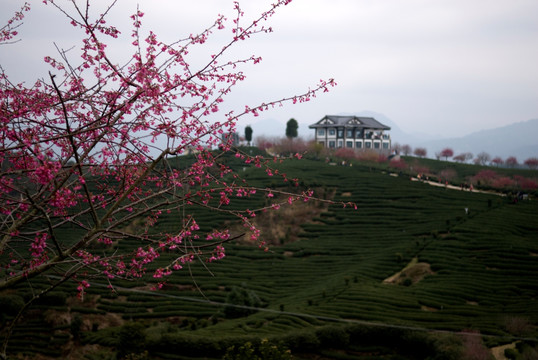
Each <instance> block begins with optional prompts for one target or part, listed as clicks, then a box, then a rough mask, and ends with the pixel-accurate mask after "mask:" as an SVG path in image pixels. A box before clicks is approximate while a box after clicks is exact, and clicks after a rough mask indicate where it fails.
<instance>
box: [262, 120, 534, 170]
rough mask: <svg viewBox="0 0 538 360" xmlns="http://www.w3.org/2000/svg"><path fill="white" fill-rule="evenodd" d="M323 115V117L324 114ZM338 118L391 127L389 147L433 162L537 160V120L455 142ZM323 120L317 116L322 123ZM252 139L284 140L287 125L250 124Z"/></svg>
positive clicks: (304, 133) (308, 134) (306, 134)
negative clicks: (466, 156)
mask: <svg viewBox="0 0 538 360" xmlns="http://www.w3.org/2000/svg"><path fill="white" fill-rule="evenodd" d="M323 115H325V114H323ZM337 115H356V116H370V117H373V118H375V119H376V120H378V121H379V122H381V123H383V124H385V125H388V126H390V127H391V130H390V135H391V139H392V143H393V144H394V143H399V144H401V145H403V144H409V145H410V146H411V147H412V148H413V149H414V148H416V147H424V148H426V150H427V151H428V157H430V158H434V157H435V153H436V152H439V151H441V150H442V149H444V148H446V147H450V148H451V149H452V150H454V154H455V155H457V154H460V153H463V152H471V153H472V154H473V155H475V156H476V155H477V154H478V153H480V152H486V153H488V154H489V155H491V157H495V156H500V157H501V158H502V159H506V158H507V157H509V156H515V157H516V158H517V159H518V161H519V162H520V163H522V162H523V161H524V160H526V159H528V158H530V157H538V119H533V120H528V121H522V122H518V123H515V124H511V125H507V126H503V127H499V128H495V129H489V130H482V131H478V132H474V133H472V134H469V135H465V136H462V137H457V138H442V137H440V136H435V135H430V134H420V133H412V134H408V133H405V132H403V131H402V130H401V129H400V128H399V127H398V125H397V124H396V123H395V122H394V121H392V120H391V119H389V118H387V117H386V116H385V115H383V114H381V113H376V112H373V111H361V112H357V113H352V114H351V113H341V114H337ZM321 117H322V116H320V119H321ZM308 125H309V124H303V123H300V124H299V136H301V137H303V138H305V139H309V138H313V132H312V130H311V129H308ZM252 128H253V129H254V138H256V137H257V136H260V135H265V136H268V137H282V136H284V133H285V129H286V124H285V123H282V122H280V121H277V120H273V119H264V120H260V121H258V122H256V123H255V124H252Z"/></svg>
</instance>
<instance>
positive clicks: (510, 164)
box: [504, 156, 519, 168]
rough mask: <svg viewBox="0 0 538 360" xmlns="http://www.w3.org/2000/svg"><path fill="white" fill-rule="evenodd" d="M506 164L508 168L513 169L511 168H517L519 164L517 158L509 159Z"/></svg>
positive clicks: (510, 157) (511, 157)
mask: <svg viewBox="0 0 538 360" xmlns="http://www.w3.org/2000/svg"><path fill="white" fill-rule="evenodd" d="M504 163H505V164H506V166H508V167H511V168H513V167H516V166H517V165H518V164H519V162H518V161H517V158H516V157H515V156H509V157H507V158H506V161H505V162H504Z"/></svg>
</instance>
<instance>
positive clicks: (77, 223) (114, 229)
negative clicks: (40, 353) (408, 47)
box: [0, 0, 335, 357]
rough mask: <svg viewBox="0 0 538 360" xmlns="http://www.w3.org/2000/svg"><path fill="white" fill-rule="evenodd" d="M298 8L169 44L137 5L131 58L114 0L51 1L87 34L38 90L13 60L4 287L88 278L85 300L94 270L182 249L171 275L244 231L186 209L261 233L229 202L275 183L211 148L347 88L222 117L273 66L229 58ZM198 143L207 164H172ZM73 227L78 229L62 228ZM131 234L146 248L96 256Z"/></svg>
mask: <svg viewBox="0 0 538 360" xmlns="http://www.w3.org/2000/svg"><path fill="white" fill-rule="evenodd" d="M289 2H290V0H277V1H275V2H274V4H272V5H271V6H270V7H269V9H268V10H267V11H266V12H263V13H261V14H260V15H259V16H258V17H257V18H256V19H255V20H254V21H251V22H246V20H245V19H244V13H243V11H242V9H241V7H240V5H239V3H237V2H234V7H235V14H236V15H235V16H234V17H233V19H232V21H233V22H232V26H231V28H230V29H227V27H226V26H227V25H228V21H227V20H226V19H225V18H224V17H223V16H219V17H218V18H217V19H216V20H215V22H214V23H213V24H211V26H209V27H208V28H207V29H206V30H204V31H202V32H201V33H199V34H196V35H189V36H187V37H186V38H184V39H181V40H178V41H176V42H174V43H164V42H162V41H160V40H159V39H158V37H157V36H156V35H155V34H154V33H153V32H149V34H148V35H147V36H142V32H141V26H142V18H143V15H144V14H143V13H142V11H140V10H137V11H136V12H135V14H133V15H132V16H131V19H132V31H131V37H132V40H131V41H132V50H133V53H132V57H131V58H130V59H129V60H128V61H127V63H125V64H119V63H118V62H117V61H116V60H115V59H113V58H111V57H110V56H109V53H108V52H107V42H108V41H113V39H115V38H117V37H118V36H119V35H120V31H119V30H118V29H116V28H115V27H114V26H113V25H109V24H108V23H107V14H108V13H109V11H110V9H111V7H112V6H113V5H110V6H109V7H108V8H105V9H104V11H103V12H102V13H101V14H94V13H93V12H92V9H93V8H92V7H90V2H89V1H87V2H86V3H85V4H81V2H79V1H73V2H71V3H70V4H69V5H64V4H63V3H60V2H57V1H55V0H48V1H45V3H48V4H49V6H54V7H56V8H57V9H58V10H59V11H60V12H61V13H63V14H64V15H65V16H66V17H67V21H69V22H70V23H71V24H72V25H73V27H74V29H73V31H79V33H80V34H81V37H82V42H81V45H82V47H81V50H80V54H79V55H80V58H78V59H73V58H72V55H71V53H72V52H73V50H71V51H70V52H69V55H70V56H69V57H68V53H67V52H64V51H60V53H59V59H55V58H53V57H46V58H45V62H47V63H48V64H49V65H50V72H49V74H48V75H47V76H46V77H44V78H42V79H38V80H36V81H35V83H34V84H32V85H31V86H26V85H24V84H14V83H12V82H11V81H10V79H9V77H8V74H6V73H5V71H4V70H3V69H1V68H0V141H1V143H0V157H1V158H0V159H1V173H0V204H1V207H0V261H1V263H0V265H1V268H2V270H1V271H2V272H1V273H0V291H2V290H5V289H8V288H12V287H14V286H16V285H19V284H21V283H27V282H28V281H30V280H31V279H34V278H37V277H44V276H46V277H47V279H48V281H49V283H50V286H49V287H48V288H46V289H44V290H43V292H46V291H49V290H50V289H52V288H54V287H55V286H58V285H59V284H61V283H63V282H65V281H67V280H69V279H75V281H76V283H77V284H78V290H79V292H80V293H81V294H82V293H83V292H84V289H85V288H87V287H88V286H89V285H90V283H89V280H90V279H93V278H97V277H100V278H102V279H105V280H111V279H113V278H116V277H122V278H133V277H140V276H142V274H144V273H145V271H146V270H147V267H148V266H149V265H150V264H151V263H152V262H153V261H154V260H155V259H156V258H157V257H159V256H160V254H161V252H162V251H168V252H170V251H175V252H176V254H177V256H175V259H174V260H173V261H171V263H170V265H169V266H168V267H166V268H161V269H156V270H152V271H154V273H153V276H154V277H155V278H156V279H157V281H161V279H162V278H164V277H166V276H167V275H169V274H170V273H172V272H173V271H174V270H179V269H181V268H182V265H184V264H185V263H188V262H191V261H193V260H194V259H196V258H200V259H205V261H213V260H217V259H220V258H222V257H223V256H224V255H225V249H224V246H223V243H224V242H226V241H230V240H232V239H234V238H235V237H237V236H240V235H241V234H231V233H229V231H227V230H226V229H220V230H214V231H212V232H211V233H205V234H202V233H200V231H199V225H198V224H197V223H196V219H195V218H194V217H192V216H189V215H188V214H184V209H185V206H192V205H197V206H202V207H206V208H209V209H214V210H215V211H224V212H228V213H230V214H233V215H235V216H237V217H238V218H240V219H241V220H242V221H243V222H244V224H245V225H246V226H247V227H248V228H250V229H249V230H250V231H251V232H252V233H253V235H252V237H253V240H254V241H256V240H257V239H258V237H259V231H257V230H256V229H255V228H253V227H252V226H251V224H250V222H249V218H250V217H251V216H254V215H255V213H256V211H257V210H256V209H244V210H243V211H239V210H228V207H227V205H228V204H229V203H230V202H231V201H233V198H234V197H248V196H253V195H254V194H255V193H257V192H258V193H260V192H263V191H268V190H267V189H257V188H254V187H250V186H248V184H246V183H245V182H243V181H241V179H239V178H238V176H237V175H236V174H234V173H233V171H232V169H230V168H229V167H227V166H226V165H225V164H222V163H219V160H218V156H217V155H215V152H212V151H210V150H209V149H217V148H219V149H220V151H230V150H232V149H231V146H230V144H227V143H222V141H221V138H222V135H223V134H225V133H230V132H234V131H235V125H236V123H237V120H238V119H239V118H240V117H244V116H257V115H258V114H259V113H260V112H262V111H265V110H268V109H270V108H272V107H274V106H280V105H281V104H282V103H284V102H288V101H289V102H293V103H295V102H304V101H307V100H309V99H310V98H311V97H314V96H315V95H316V94H317V93H318V92H321V91H323V92H324V91H328V88H329V87H331V86H334V85H335V83H334V82H333V80H329V81H321V82H320V83H319V84H318V85H317V86H315V87H314V88H312V89H310V90H308V91H306V92H304V93H303V94H300V95H293V96H289V97H283V98H281V99H278V100H274V101H269V102H267V103H263V104H259V105H253V104H250V105H249V104H245V106H244V108H241V109H236V111H235V112H234V111H230V112H228V113H221V112H222V111H221V108H220V106H221V104H222V103H223V102H224V101H225V99H226V96H227V95H228V94H229V93H230V91H231V90H232V89H233V88H234V86H235V85H236V84H238V83H239V82H241V81H242V80H244V78H245V76H244V74H243V71H242V70H241V69H242V68H243V67H244V66H246V65H248V64H249V63H252V64H257V63H259V62H260V60H261V58H259V57H256V56H252V57H248V58H245V59H237V60H228V59H227V58H226V57H225V54H227V52H228V51H229V49H231V48H233V47H234V46H237V45H240V44H242V43H243V42H244V41H246V40H248V39H249V38H251V37H253V36H255V35H257V34H261V33H268V32H270V31H271V28H269V27H266V25H265V24H266V21H267V20H268V19H269V18H270V17H271V16H272V15H273V14H274V13H275V11H276V10H277V9H278V8H280V7H282V6H284V5H287V4H288V3H289ZM112 4H114V2H112ZM92 6H94V5H93V3H92ZM28 10H29V7H28V6H27V5H25V6H24V7H23V9H22V10H21V11H20V12H18V13H16V14H15V16H14V17H13V18H12V19H11V20H10V21H9V22H8V24H7V25H6V26H4V27H3V28H1V29H0V44H2V45H1V46H3V47H6V46H9V45H8V43H9V42H12V41H14V39H16V35H17V33H16V31H15V29H16V27H17V26H18V25H20V21H21V20H22V19H23V17H24V12H25V11H28ZM226 31H229V35H230V37H229V41H228V42H226V43H225V45H224V46H219V48H218V49H217V50H216V51H215V52H214V53H213V54H212V55H211V56H209V57H208V59H207V61H206V62H205V63H204V64H202V65H200V66H197V67H194V66H192V65H191V64H189V62H188V61H187V54H188V52H189V51H191V50H192V49H193V48H196V47H200V46H204V44H207V41H208V39H210V37H211V36H212V34H214V33H216V32H226ZM207 46H209V45H207ZM215 119H217V120H215ZM187 149H195V150H196V152H197V153H198V155H197V156H196V159H195V161H194V162H193V163H190V164H187V165H185V166H182V167H181V166H180V167H178V166H172V165H171V163H170V160H171V159H175V158H176V157H177V156H178V155H181V154H183V153H184V152H186V150H187ZM236 157H238V158H239V159H242V160H243V161H244V162H245V163H248V164H252V165H255V166H257V167H261V168H266V170H267V173H268V175H270V176H271V175H278V176H281V177H282V178H283V180H284V181H290V182H293V181H294V180H293V179H287V178H286V177H285V175H284V174H279V173H278V172H277V171H275V170H271V169H270V167H269V166H270V161H269V160H268V159H264V158H262V157H254V158H252V157H249V156H247V155H246V154H242V153H236ZM271 160H272V159H271ZM268 194H270V195H272V194H273V192H268ZM311 196H312V192H311V191H308V190H305V191H304V192H301V191H299V192H297V193H289V194H286V196H285V197H281V199H282V200H279V201H282V202H283V203H293V202H294V201H296V200H298V199H308V198H309V197H311ZM274 205H275V204H270V206H269V208H272V207H277V206H274ZM258 210H262V209H258ZM165 213H169V214H172V215H174V214H175V215H176V216H177V218H178V221H177V223H178V228H177V229H176V230H174V231H170V232H167V233H163V232H155V231H150V229H152V228H153V225H154V224H155V223H156V222H158V221H159V217H160V216H161V215H163V214H165ZM136 219H138V220H139V219H142V221H143V226H141V228H142V230H141V229H140V228H138V229H137V230H129V229H130V227H129V226H128V225H129V224H131V223H133V221H134V220H136ZM66 229H68V230H72V231H73V234H75V235H74V236H73V237H72V238H71V237H69V238H68V239H67V238H66V237H65V236H60V235H59V233H60V232H61V231H64V233H65V230H66ZM126 238H130V239H136V240H137V241H138V242H139V246H138V247H137V248H135V249H132V251H131V250H129V251H126V252H123V253H122V252H121V251H117V252H113V251H109V252H106V251H103V250H100V251H99V252H98V253H97V252H95V251H94V250H92V249H93V248H95V247H96V246H97V245H99V246H100V247H101V248H107V247H108V248H110V249H113V248H114V246H115V244H118V243H119V242H121V241H122V240H123V239H126ZM260 246H262V247H263V246H264V244H263V243H260ZM51 275H54V276H51ZM43 292H41V293H37V292H36V293H35V295H34V297H33V299H35V298H38V297H39V296H40V295H41V294H42V293H43ZM33 299H32V300H33ZM32 300H30V302H29V303H31V301H32ZM29 303H28V304H29ZM28 304H27V305H28ZM14 322H15V321H14ZM14 322H13V323H14ZM8 337H9V336H7V337H6V339H7V338H8ZM6 346H7V340H6V341H5V342H4V346H3V348H2V350H1V355H3V356H4V357H5V353H6Z"/></svg>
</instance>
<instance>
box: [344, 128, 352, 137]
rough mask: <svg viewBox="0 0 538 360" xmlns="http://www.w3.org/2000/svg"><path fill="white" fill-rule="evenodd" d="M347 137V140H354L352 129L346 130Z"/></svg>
mask: <svg viewBox="0 0 538 360" xmlns="http://www.w3.org/2000/svg"><path fill="white" fill-rule="evenodd" d="M346 137H347V138H352V137H353V130H352V129H347V130H346Z"/></svg>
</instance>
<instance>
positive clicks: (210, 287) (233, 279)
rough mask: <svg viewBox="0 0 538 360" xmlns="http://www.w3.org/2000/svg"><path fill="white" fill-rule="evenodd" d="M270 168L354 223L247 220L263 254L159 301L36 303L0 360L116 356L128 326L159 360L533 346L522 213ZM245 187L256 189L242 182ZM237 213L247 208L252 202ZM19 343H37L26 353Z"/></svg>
mask: <svg viewBox="0 0 538 360" xmlns="http://www.w3.org/2000/svg"><path fill="white" fill-rule="evenodd" d="M279 166H280V168H281V171H285V172H287V173H288V175H289V176H291V177H298V178H300V179H302V183H301V186H304V187H308V188H312V189H315V190H316V191H318V193H319V194H322V196H325V197H331V198H332V199H333V200H336V201H343V202H352V203H355V204H356V205H357V209H356V210H355V209H354V208H353V207H346V208H344V207H342V206H341V205H330V206H327V205H325V204H323V203H317V202H314V201H312V202H310V203H309V205H308V211H306V210H305V208H304V206H303V208H302V210H298V211H297V212H295V213H294V212H293V210H288V212H285V213H282V214H285V215H282V216H281V217H279V215H278V213H274V214H273V215H271V216H269V215H268V214H262V215H260V216H259V220H258V221H259V222H260V224H261V225H265V226H269V227H274V228H278V229H280V231H278V232H269V234H270V235H271V236H280V237H279V238H278V239H275V238H267V239H266V240H267V242H268V243H270V244H273V245H271V246H270V248H269V251H263V250H262V249H260V248H258V247H257V246H254V245H251V244H248V243H245V242H236V243H230V244H227V246H226V250H227V256H226V257H225V258H224V259H222V260H220V261H218V262H214V263H211V264H193V265H191V266H190V267H185V268H184V269H183V270H182V271H181V272H178V273H174V275H172V276H171V277H170V279H168V282H167V284H166V286H165V287H164V288H163V289H162V290H160V291H151V290H150V286H149V285H148V283H147V282H150V281H154V279H152V278H151V277H150V276H149V275H148V277H146V278H145V279H141V281H139V282H120V281H118V282H117V283H115V285H117V286H118V289H119V290H118V292H117V293H111V292H110V290H108V289H107V288H106V285H107V284H92V286H91V287H90V288H89V293H88V296H86V299H85V301H84V302H80V301H78V300H75V299H72V298H66V297H65V296H64V297H63V298H62V294H66V293H67V294H70V293H71V292H72V290H71V291H70V290H68V286H69V285H65V286H63V287H62V288H60V289H59V290H58V291H56V293H53V294H51V295H50V296H51V297H54V296H57V297H58V298H59V300H58V299H56V300H54V301H53V303H54V304H55V306H51V303H50V302H49V303H44V304H42V305H40V306H39V307H38V308H37V309H38V310H41V311H40V312H39V311H38V312H35V313H33V315H32V316H33V317H31V318H30V317H27V318H26V320H27V322H26V323H23V324H21V326H20V327H19V329H18V330H19V331H16V332H15V335H14V337H13V339H12V347H11V351H12V352H13V353H15V354H16V353H25V352H29V353H35V352H40V353H44V354H49V355H54V356H58V355H59V354H66V353H67V352H69V351H71V352H72V353H73V354H77V356H86V358H88V359H97V358H106V354H107V353H108V354H110V351H109V350H107V349H108V347H110V348H113V349H120V350H121V349H122V346H124V344H123V345H122V343H121V340H120V339H121V338H122V337H121V334H122V331H124V330H125V329H126V328H128V327H127V325H132V324H133V323H139V324H142V326H141V327H140V329H142V330H140V329H139V332H142V333H143V334H144V335H145V336H144V337H143V338H144V339H145V340H144V346H143V348H141V349H138V350H139V351H140V352H142V350H144V349H145V350H148V351H149V354H150V355H151V358H157V357H160V358H163V359H176V358H178V359H179V358H190V357H197V356H201V357H210V358H220V357H221V356H222V355H223V354H224V353H225V352H226V349H228V348H230V347H231V346H233V345H235V346H236V349H237V348H238V347H239V346H240V345H241V344H244V343H245V342H246V341H251V342H252V343H254V344H257V343H258V342H259V341H260V339H262V338H268V339H271V340H274V341H275V342H280V346H281V347H282V348H286V349H291V351H292V353H293V354H295V355H296V356H299V357H300V356H305V357H306V356H308V355H305V354H312V353H318V354H321V353H324V354H325V358H341V359H351V358H357V359H367V358H382V356H384V357H385V358H387V359H390V358H393V359H396V358H399V359H402V358H403V359H421V358H428V357H429V358H432V359H433V358H438V359H441V358H447V359H448V358H457V356H459V355H454V354H460V355H461V353H458V351H465V348H464V345H463V344H464V343H462V342H461V341H460V340H454V339H455V338H452V336H454V335H452V332H461V331H466V332H473V333H480V334H482V335H485V336H484V337H480V338H479V339H481V340H483V341H484V343H485V344H486V345H488V346H494V345H499V344H504V343H511V342H514V341H518V340H521V339H523V338H525V339H527V342H530V344H533V339H534V340H536V338H537V337H538V330H537V327H536V325H537V324H538V306H537V299H536V298H537V296H538V281H537V280H536V279H537V275H538V216H537V215H536V214H538V203H537V202H536V201H535V200H529V201H520V202H518V203H514V202H512V201H508V199H507V198H506V197H503V196H499V195H496V194H481V193H475V192H473V193H471V192H469V191H459V190H453V189H445V188H443V187H433V186H430V185H428V184H426V183H422V182H418V181H410V179H409V177H407V176H394V175H395V174H390V173H389V172H385V171H381V170H379V169H376V168H375V167H372V166H364V165H358V164H355V165H354V166H334V165H330V164H327V163H325V162H317V161H311V160H301V161H290V162H286V163H284V164H282V165H279ZM244 175H245V178H246V179H247V180H248V181H249V183H251V184H254V185H257V186H268V185H269V184H268V183H267V182H268V178H267V176H265V175H264V174H263V173H262V172H261V171H259V170H257V169H254V168H247V169H245V172H244ZM270 181H272V182H273V183H272V184H271V185H272V186H276V187H280V186H282V187H281V189H283V190H285V189H286V186H288V185H287V184H281V183H279V182H278V180H272V179H271V180H270ZM243 201H244V202H245V203H244V204H248V205H247V206H248V207H251V208H255V207H257V206H262V205H264V203H265V201H266V199H264V198H262V197H258V198H251V199H245V200H243ZM244 204H243V205H244ZM299 208H300V207H299ZM194 211H195V214H196V216H197V217H198V219H199V222H200V223H201V225H203V226H205V227H206V229H207V230H211V229H212V228H214V227H217V226H219V225H222V224H224V223H226V224H228V225H230V223H229V221H231V219H230V218H227V217H219V215H218V214H217V215H215V214H205V213H204V211H203V209H196V210H194ZM202 220H203V221H202ZM177 221H178V220H177V217H174V216H173V215H169V217H164V218H162V219H161V222H160V224H159V225H158V226H166V227H169V228H170V229H171V230H172V229H174V227H175V226H177ZM289 229H300V231H299V232H298V233H295V232H296V231H295V230H294V233H290V230H289ZM275 234H276V235H275ZM262 237H263V236H262ZM122 246H132V245H130V244H128V243H125V244H122ZM167 260H169V259H165V258H164V257H163V258H161V259H160V260H159V261H158V263H157V264H156V266H159V265H164V264H166V262H167ZM35 286H36V287H39V284H35ZM49 299H50V298H49ZM45 300H46V299H45ZM225 304H228V305H230V306H226V305H225ZM34 311H36V310H34ZM60 314H65V315H62V316H60ZM30 320H31V321H33V322H36V323H34V325H33V329H34V330H33V332H32V331H30V330H28V326H29V325H28V324H29V322H28V321H30ZM75 323H76V324H78V325H73V324H75ZM51 326H52V327H53V331H50V330H49V329H50V327H51ZM39 329H42V331H39ZM130 329H131V330H130V331H132V332H136V331H135V330H133V329H132V328H130ZM73 331H75V332H76V333H75V335H73ZM66 334H68V335H66ZM30 339H42V341H41V342H39V341H37V342H34V340H31V343H35V344H38V345H36V346H29V345H28V344H29V342H30ZM51 339H52V340H54V341H51ZM457 339H459V338H457ZM73 340H75V341H73ZM73 343H76V344H77V348H76V349H75V350H73V349H72V348H71V347H72V346H73ZM39 344H41V345H39ZM417 344H419V345H417ZM443 344H444V345H443ZM447 344H450V346H449V345H447ZM443 346H445V348H443ZM448 347H450V349H448ZM70 349H71V350H70ZM330 349H332V350H330ZM442 349H445V350H446V351H444V352H443V351H442ZM138 350H137V351H138ZM301 354H302V355H301ZM368 356H371V357H368ZM435 356H437V357H435ZM443 356H444V357H443ZM451 356H454V357H451Z"/></svg>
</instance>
